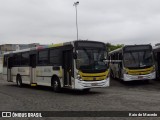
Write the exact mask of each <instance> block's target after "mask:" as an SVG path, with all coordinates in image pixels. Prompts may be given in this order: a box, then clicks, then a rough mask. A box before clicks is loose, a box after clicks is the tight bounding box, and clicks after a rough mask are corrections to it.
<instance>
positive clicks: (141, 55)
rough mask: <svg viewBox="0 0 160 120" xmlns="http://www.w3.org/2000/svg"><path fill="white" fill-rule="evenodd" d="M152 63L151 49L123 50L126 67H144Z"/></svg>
mask: <svg viewBox="0 0 160 120" xmlns="http://www.w3.org/2000/svg"><path fill="white" fill-rule="evenodd" d="M152 65H153V58H152V52H151V50H143V51H142V50H141V51H127V52H124V66H125V67H127V68H146V67H150V66H152Z"/></svg>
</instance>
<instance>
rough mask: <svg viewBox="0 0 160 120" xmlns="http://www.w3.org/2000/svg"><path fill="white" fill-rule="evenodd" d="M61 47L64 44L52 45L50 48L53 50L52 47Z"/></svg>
mask: <svg viewBox="0 0 160 120" xmlns="http://www.w3.org/2000/svg"><path fill="white" fill-rule="evenodd" d="M59 46H63V43H58V44H52V45H49V46H48V47H49V48H51V47H59Z"/></svg>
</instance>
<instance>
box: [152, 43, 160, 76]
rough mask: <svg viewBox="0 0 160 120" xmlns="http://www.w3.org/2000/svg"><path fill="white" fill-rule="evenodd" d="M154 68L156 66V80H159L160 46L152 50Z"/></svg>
mask: <svg viewBox="0 0 160 120" xmlns="http://www.w3.org/2000/svg"><path fill="white" fill-rule="evenodd" d="M153 53H154V58H155V66H156V79H160V45H157V46H154V48H153Z"/></svg>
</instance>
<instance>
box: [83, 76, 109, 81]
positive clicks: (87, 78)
mask: <svg viewBox="0 0 160 120" xmlns="http://www.w3.org/2000/svg"><path fill="white" fill-rule="evenodd" d="M106 77H107V76H103V77H82V80H104V79H106Z"/></svg>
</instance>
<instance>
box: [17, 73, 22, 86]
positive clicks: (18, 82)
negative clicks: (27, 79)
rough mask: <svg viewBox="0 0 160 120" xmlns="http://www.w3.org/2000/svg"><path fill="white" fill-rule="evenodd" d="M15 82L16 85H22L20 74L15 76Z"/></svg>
mask: <svg viewBox="0 0 160 120" xmlns="http://www.w3.org/2000/svg"><path fill="white" fill-rule="evenodd" d="M16 83H17V86H18V87H22V79H21V76H17V79H16Z"/></svg>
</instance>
